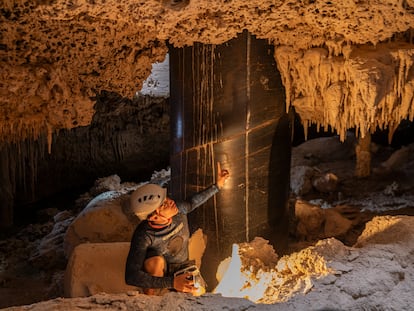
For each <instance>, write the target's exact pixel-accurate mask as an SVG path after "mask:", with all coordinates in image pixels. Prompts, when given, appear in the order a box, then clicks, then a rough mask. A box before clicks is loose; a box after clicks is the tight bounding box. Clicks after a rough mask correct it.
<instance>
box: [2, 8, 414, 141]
mask: <svg viewBox="0 0 414 311" xmlns="http://www.w3.org/2000/svg"><path fill="white" fill-rule="evenodd" d="M413 8H414V3H413V2H412V1H399V0H377V1H374V2H372V1H368V0H364V1H353V0H347V1H340V2H332V1H321V0H317V1H302V0H293V1H281V0H279V1H274V0H266V1H263V0H253V1H249V2H246V1H244V0H233V1H221V0H215V1H211V0H198V1H195V0H192V1H190V0H186V1H170V0H147V1H138V2H137V1H132V0H105V1H104V0H94V1H89V0H71V1H67V0H56V1H40V0H39V1H27V0H5V1H2V4H1V5H0V33H1V35H0V68H1V70H0V94H1V100H0V140H1V141H19V140H22V139H25V138H29V137H35V138H37V137H39V135H40V134H41V133H45V134H47V137H48V142H49V144H50V143H51V139H52V134H53V133H54V132H55V131H57V130H59V129H62V128H66V129H69V128H73V127H77V126H85V125H87V124H89V123H90V122H91V120H92V116H93V113H94V111H93V100H91V97H93V96H94V95H95V94H96V92H100V91H102V90H108V91H114V92H117V93H119V94H121V95H122V96H126V97H132V96H133V94H135V92H136V91H137V90H139V89H140V87H141V86H142V82H143V81H144V80H145V78H146V77H147V76H148V75H149V73H150V70H151V64H152V63H154V62H157V61H161V60H162V59H163V58H164V56H165V54H166V52H167V46H166V42H167V41H168V42H169V43H171V44H173V45H175V46H177V47H182V46H185V45H192V44H193V43H194V42H196V41H198V42H202V43H211V44H221V43H223V42H226V41H228V40H229V39H231V38H234V37H235V36H236V35H237V33H240V32H241V31H242V30H243V29H247V30H248V31H250V32H251V33H252V34H254V35H256V36H257V37H258V38H265V39H268V40H269V42H271V43H272V44H274V45H275V46H290V47H293V48H294V49H295V50H300V49H302V50H307V49H308V48H311V47H326V48H327V49H328V50H329V51H330V52H331V51H333V53H330V54H332V55H339V54H341V53H343V51H344V50H347V49H348V47H349V46H353V45H360V44H368V43H369V44H374V45H375V44H378V43H380V42H384V41H386V40H389V39H391V38H393V36H395V35H396V34H398V33H401V32H404V31H409V30H410V29H411V27H412V25H414V14H413ZM327 61H328V62H335V59H329V60H327ZM367 65H368V67H367V69H369V68H374V67H373V66H375V64H367ZM354 66H357V64H355V65H354ZM395 68H397V67H395ZM391 69H392V68H391ZM407 70H410V69H409V68H407ZM301 74H302V75H303V76H304V78H307V79H312V78H313V76H312V75H311V74H309V72H306V71H304V72H301ZM385 74H387V73H385ZM293 78H295V77H293ZM360 78H361V79H364V76H362V77H352V78H351V82H354V81H355V80H356V81H359V79H360ZM388 78H390V79H392V77H388ZM289 79H290V77H285V81H288V80H289ZM342 80H344V82H345V83H348V85H349V84H351V83H349V82H348V80H347V79H342ZM342 80H341V81H342ZM328 82H329V81H328ZM335 83H336V81H333V88H334V86H335ZM327 86H329V84H328V85H327ZM286 87H287V89H290V88H289V85H286ZM403 87H404V85H401V88H400V89H403ZM331 89H332V88H331ZM373 92H375V90H373ZM406 92H409V94H406ZM291 94H296V93H295V92H292V93H291ZM410 94H412V90H411V89H410V90H408V89H407V90H404V94H402V95H401V96H403V97H404V96H405V97H407V96H408V97H409V96H410ZM299 97H300V96H299ZM288 98H289V102H290V103H295V98H292V96H290V94H289V96H288ZM341 104H342V101H341ZM345 104H346V103H345ZM365 104H366V102H361V103H359V105H360V107H361V110H364V107H365ZM315 105H316V110H318V111H319V110H320V111H323V110H324V109H326V108H327V107H325V106H324V103H323V102H316V103H315ZM339 107H340V106H339ZM368 108H370V107H368ZM338 109H339V108H338ZM303 112H305V111H303ZM406 116H408V115H407V112H406V113H405V114H404V113H403V115H402V116H401V117H402V118H403V117H406ZM401 117H400V116H396V117H395V118H396V119H395V120H393V124H394V123H396V122H398V121H399V120H400V118H401ZM303 118H304V119H305V120H313V121H316V122H320V123H323V124H326V123H330V122H333V124H332V125H333V126H336V125H337V122H338V121H337V120H331V119H329V118H325V119H324V120H321V119H320V118H319V117H318V119H317V120H314V119H313V115H304V116H303ZM346 118H347V119H348V120H347V123H346V125H347V126H353V125H356V126H358V127H360V128H361V122H359V120H354V118H355V115H353V114H348V115H347V116H346ZM368 121H371V120H370V119H369V120H368ZM384 121H385V122H384V123H386V122H387V121H388V120H384ZM341 130H342V129H341ZM362 130H364V129H362Z"/></svg>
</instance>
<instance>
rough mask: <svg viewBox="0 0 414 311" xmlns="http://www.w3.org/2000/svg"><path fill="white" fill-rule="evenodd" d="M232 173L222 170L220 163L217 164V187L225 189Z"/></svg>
mask: <svg viewBox="0 0 414 311" xmlns="http://www.w3.org/2000/svg"><path fill="white" fill-rule="evenodd" d="M229 176H230V173H229V171H228V170H222V169H221V165H220V162H217V181H216V185H217V187H218V188H219V189H221V188H223V186H224V183H225V182H226V180H227V178H229Z"/></svg>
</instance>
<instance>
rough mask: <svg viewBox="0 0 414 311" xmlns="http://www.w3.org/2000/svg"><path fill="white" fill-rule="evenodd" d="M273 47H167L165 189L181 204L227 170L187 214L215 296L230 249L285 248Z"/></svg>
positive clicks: (281, 123)
mask: <svg viewBox="0 0 414 311" xmlns="http://www.w3.org/2000/svg"><path fill="white" fill-rule="evenodd" d="M273 52H274V50H273V46H271V45H269V44H268V43H267V41H265V40H259V39H256V38H255V37H254V36H252V35H251V34H249V33H248V32H246V31H245V32H243V33H242V34H240V35H239V36H238V37H237V38H235V39H233V40H230V41H229V42H226V43H224V44H222V45H204V44H194V46H191V47H185V48H174V47H171V48H170V51H169V53H170V89H171V91H170V94H171V95H170V101H171V126H172V127H171V133H172V144H171V184H170V191H171V194H172V197H173V198H175V199H186V198H188V197H190V196H191V195H192V194H194V193H195V192H198V191H200V190H202V189H204V188H205V187H207V186H209V185H211V184H212V183H214V181H215V175H216V172H217V171H216V163H217V162H218V161H219V162H220V163H221V166H222V168H224V169H228V170H229V171H230V174H231V177H230V178H229V180H228V181H227V183H226V185H225V188H224V189H222V191H220V193H219V194H217V195H216V196H215V198H214V199H211V200H210V201H209V202H207V203H206V204H205V205H204V206H202V207H200V208H199V209H197V210H196V211H194V212H193V213H191V215H190V218H189V219H190V228H191V229H192V230H195V229H197V228H198V227H201V228H202V229H203V231H204V233H205V234H207V249H206V253H205V254H204V257H203V260H202V266H201V271H202V273H203V275H204V277H205V279H206V281H207V283H208V284H209V288H208V290H212V289H214V286H215V283H216V280H215V272H216V269H217V266H218V264H219V263H220V261H222V260H223V259H224V258H226V257H228V256H230V254H231V246H232V244H233V243H239V242H245V241H250V240H252V239H253V238H254V237H256V236H261V237H264V238H267V239H269V240H270V241H271V242H272V243H273V245H274V247H275V249H276V251H277V252H279V254H280V253H281V252H283V250H284V248H286V246H287V235H288V194H289V175H290V174H289V172H290V154H291V130H290V122H289V119H288V116H287V114H286V112H285V97H284V94H285V92H284V88H283V86H282V82H281V78H280V74H279V71H278V70H277V66H276V62H275V59H274V57H273Z"/></svg>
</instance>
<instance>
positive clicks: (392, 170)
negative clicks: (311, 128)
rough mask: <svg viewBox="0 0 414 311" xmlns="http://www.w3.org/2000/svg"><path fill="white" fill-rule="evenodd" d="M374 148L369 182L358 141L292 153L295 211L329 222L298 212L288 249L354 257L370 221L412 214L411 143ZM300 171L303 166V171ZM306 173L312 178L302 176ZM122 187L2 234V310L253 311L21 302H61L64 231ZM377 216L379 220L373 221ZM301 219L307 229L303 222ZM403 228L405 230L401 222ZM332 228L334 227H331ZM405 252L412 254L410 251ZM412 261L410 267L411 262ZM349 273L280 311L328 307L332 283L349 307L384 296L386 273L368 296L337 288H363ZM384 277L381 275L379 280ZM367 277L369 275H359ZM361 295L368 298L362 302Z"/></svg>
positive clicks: (218, 300)
mask: <svg viewBox="0 0 414 311" xmlns="http://www.w3.org/2000/svg"><path fill="white" fill-rule="evenodd" d="M374 147H375V148H374V149H373V154H372V155H373V160H372V167H373V173H372V175H371V176H370V177H367V178H356V177H354V167H355V155H354V151H353V150H354V146H353V144H352V143H350V144H342V143H340V142H339V141H338V140H336V139H333V138H319V139H314V140H311V141H308V142H307V143H305V144H302V145H300V146H298V147H295V148H294V150H293V156H292V181H291V188H292V202H293V204H292V206H293V207H295V208H296V210H297V211H298V210H299V205H301V206H302V207H301V208H302V210H305V211H307V212H308V211H310V210H314V211H315V213H316V215H322V216H323V217H322V218H323V219H324V222H319V223H318V222H316V223H315V222H313V225H310V224H309V223H308V225H306V226H303V221H305V220H306V218H305V216H303V215H304V214H299V213H296V214H295V213H293V214H292V215H293V216H292V226H291V234H290V239H291V240H290V246H291V249H292V251H299V250H301V249H304V248H305V247H309V246H312V245H315V243H317V242H318V241H319V240H321V242H319V243H320V244H319V246H318V247H319V249H328V250H329V251H330V252H331V253H332V250H333V249H336V252H339V253H341V254H345V253H346V254H348V255H349V256H351V255H350V254H351V253H354V249H352V248H348V247H352V246H353V245H354V244H355V243H357V242H358V238H359V237H360V235H361V233H362V232H363V230H364V229H366V224H367V223H374V224H375V219H376V218H374V217H375V216H384V215H414V178H412V176H413V173H414V152H413V150H414V147H413V145H409V146H407V147H403V148H400V149H398V150H397V149H395V148H391V147H389V146H388V147H384V146H374ZM298 167H302V168H301V169H298ZM303 167H305V168H303ZM294 172H296V173H294ZM303 172H307V173H306V174H304V173H303ZM327 173H330V174H334V175H335V176H336V177H337V179H336V181H335V182H331V183H328V184H325V186H323V187H322V188H321V187H320V186H318V185H317V183H315V180H317V179H318V178H323V177H324V176H325V175H326V174H327ZM155 178H156V177H155ZM114 179H115V180H114ZM108 180H109V182H108ZM306 181H307V182H308V183H310V184H311V186H310V187H309V185H306ZM117 182H118V183H119V182H120V181H119V180H116V177H111V178H109V179H104V180H101V182H99V181H97V183H96V185H95V186H93V187H92V188H91V191H90V192H89V193H86V194H84V195H83V196H80V197H79V198H78V200H77V201H76V202H74V203H73V206H74V208H73V209H72V210H70V211H68V210H62V209H61V208H60V206H59V204H58V203H56V206H54V207H50V208H48V209H43V210H40V211H39V213H38V217H37V218H38V220H39V221H37V222H34V223H31V224H29V225H26V226H22V227H19V228H15V230H13V232H9V234H7V235H6V234H4V235H3V236H2V237H1V240H0V297H1V299H0V308H7V307H10V306H22V307H20V308H17V309H16V308H12V309H13V310H20V309H21V310H26V309H30V308H32V309H33V310H53V309H56V308H58V307H61V308H66V309H83V308H94V309H96V308H97V309H99V308H101V309H106V308H108V309H113V310H121V309H125V310H127V309H128V308H135V309H137V310H141V309H142V310H144V309H145V310H150V309H153V310H156V309H159V308H160V307H162V306H165V305H166V304H167V305H168V304H169V303H171V302H172V301H180V302H181V303H182V304H181V306H182V308H183V310H196V307H195V306H197V304H198V306H199V307H200V308H201V309H203V308H204V310H216V309H217V310H219V309H221V308H223V307H225V306H227V307H228V306H237V308H239V307H240V308H242V307H243V308H247V307H249V306H252V304H253V303H252V302H250V301H247V300H244V299H241V300H239V299H236V298H234V299H230V300H226V299H224V298H223V297H217V296H214V295H211V294H209V295H207V296H205V297H202V298H198V299H201V300H197V299H195V298H191V297H187V296H185V297H181V296H180V294H176V293H171V294H169V295H167V296H166V297H156V298H153V299H152V300H151V299H150V298H148V297H145V296H141V295H135V294H129V295H121V296H119V295H105V294H102V295H96V296H93V297H91V298H85V299H80V298H79V299H73V300H67V299H60V298H58V299H57V300H56V299H55V300H52V301H50V302H49V304H47V305H45V304H43V305H33V306H32V307H30V308H29V307H23V305H29V304H33V303H36V302H39V301H46V300H50V299H54V298H57V297H62V295H63V289H62V286H63V273H64V269H65V266H66V259H65V258H64V255H63V249H62V241H63V233H64V232H65V229H66V228H67V226H68V225H69V223H70V222H71V221H72V220H73V219H74V217H75V216H76V215H77V213H79V211H80V210H81V209H82V208H83V207H84V206H85V205H86V203H87V202H88V200H90V198H91V197H93V196H94V195H96V194H98V193H100V192H103V191H105V190H108V189H109V190H110V187H111V185H113V184H114V183H115V184H116V183H117ZM303 207H304V208H303ZM328 211H335V213H334V214H335V215H340V216H338V217H336V216H335V219H336V220H335V221H336V223H338V224H340V225H341V226H340V228H343V230H342V231H337V232H336V235H335V238H336V239H334V240H329V238H330V236H329V235H330V232H332V231H329V230H328V229H329V226H327V225H326V224H327V223H331V222H332V221H331V220H332V219H333V218H329V217H332V216H329V215H332V213H330V212H328ZM301 215H302V216H301ZM306 215H307V217H310V218H309V219H311V220H315V219H321V218H320V217H319V218H315V217H313V216H312V215H311V216H309V215H310V214H309V213H307V214H306ZM338 219H339V220H338ZM373 219H374V222H371V221H372V220H373ZM392 221H393V219H388V218H387V220H386V221H385V222H392ZM401 221H404V222H407V223H412V219H411V218H410V217H408V218H407V219H405V218H404V219H403V220H401ZM301 222H302V225H300V224H301ZM380 223H381V222H380ZM378 226H380V225H378ZM378 226H377V227H378ZM401 228H405V225H402V226H401ZM330 230H333V229H332V228H331V229H330ZM404 230H405V229H404ZM407 230H408V229H407ZM395 232H400V231H394V232H391V233H390V235H389V239H390V241H388V242H389V243H390V244H391V245H394V244H398V243H399V241H398V239H399V238H400V239H402V235H401V234H395ZM400 233H401V232H400ZM364 234H365V238H363V239H362V240H360V241H359V243H360V244H361V245H362V244H364V243H365V242H366V241H367V240H369V237H367V236H366V235H367V233H364ZM326 239H328V240H326ZM360 239H361V238H360ZM393 239H395V240H393ZM338 243H339V244H338ZM342 243H343V244H342ZM365 244H366V243H365ZM332 245H334V246H332ZM406 248H407V247H406ZM329 251H327V253H329ZM393 251H402V249H401V248H398V249H397V250H396V249H394V250H393ZM407 251H409V248H408V250H407ZM381 252H382V253H380V255H378V254H379V253H375V252H374V251H373V250H371V254H369V253H366V254H365V253H363V252H360V253H359V256H356V257H355V256H351V257H352V258H348V259H349V261H353V262H354V263H357V262H359V264H360V265H362V266H363V265H364V264H365V265H368V264H372V265H381V264H385V265H388V266H389V262H386V258H387V256H392V255H391V254H392V251H390V250H389V251H386V250H385V249H384V246H382V250H381ZM367 254H368V255H367ZM348 255H347V256H348ZM330 256H331V257H330V260H331V261H333V262H336V264H337V266H338V265H340V264H342V265H343V266H342V268H341V269H342V274H343V275H345V274H346V273H347V272H346V270H347V269H348V272H349V271H350V270H352V268H350V267H348V268H347V267H344V265H345V266H347V262H344V260H345V259H347V256H345V255H344V256H343V258H338V257H335V256H334V255H333V254H331V255H330ZM367 256H368V257H367ZM375 256H380V257H381V258H382V257H384V258H385V259H384V260H383V261H381V260H382V259H381V258H379V259H378V261H371V259H370V258H375ZM328 257H329V256H328V255H327V258H328ZM395 257H396V258H397V257H398V254H397V255H395ZM344 258H345V259H344ZM401 258H405V259H404V260H406V258H407V257H404V256H403V255H401ZM395 260H397V259H395ZM407 264H408V265H410V264H409V263H407ZM403 266H404V265H403ZM411 266H412V265H411ZM391 268H393V267H391ZM394 268H395V267H394ZM341 269H339V270H341ZM353 269H354V271H355V273H357V274H358V273H361V271H364V270H363V269H362V270H358V269H357V268H353ZM401 269H403V270H404V269H407V268H406V267H405V268H404V267H403V268H401V267H399V268H398V269H397V268H395V269H394V270H393V271H391V272H390V273H391V274H392V275H394V276H395V277H397V278H400V279H401V278H403V279H404V278H405V279H406V280H407V281H408V280H410V278H411V277H412V276H413V273H412V272H411V271H403V272H402V271H401ZM366 270H367V271H370V273H371V275H367V276H366V277H365V279H367V278H368V279H369V278H370V277H371V278H372V277H373V275H372V274H374V275H375V273H376V272H373V270H372V269H371V270H370V269H369V267H366ZM388 270H389V269H388ZM391 270H392V269H391ZM344 271H345V272H344ZM384 273H385V272H384ZM351 275H354V274H352V273H349V274H348V279H346V277H345V276H342V278H340V279H339V277H338V275H335V277H334V276H330V277H331V278H338V279H331V280H330V281H329V280H324V281H323V282H322V283H323V284H322V283H321V284H319V285H318V283H317V282H316V283H315V285H314V288H315V290H313V291H311V293H310V294H308V295H306V296H307V297H314V298H313V299H316V298H315V295H318V294H317V293H319V294H320V296H318V297H320V299H319V300H318V299H316V300H313V302H312V300H306V299H311V298H306V297H305V296H303V295H295V296H293V297H292V298H291V299H290V300H289V301H290V302H289V301H288V302H285V303H284V304H283V305H279V307H280V310H290V309H289V308H290V307H292V308H293V307H295V303H296V304H297V305H296V307H297V306H302V307H304V306H305V305H306V304H307V303H308V304H309V305H313V306H323V304H322V302H321V301H322V300H329V297H327V296H323V295H322V294H321V292H322V291H323V292H324V293H325V292H326V288H328V286H329V285H330V284H331V285H332V284H333V283H335V286H337V287H334V286H333V285H332V286H333V288H334V289H333V293H335V292H336V291H338V292H339V291H342V292H343V291H345V292H347V293H348V296H349V297H351V296H352V295H354V297H353V298H352V299H350V300H348V299H345V298H341V299H343V301H342V302H343V305H344V306H351V305H352V304H351V303H354V302H351V301H358V299H359V301H360V303H362V302H364V301H365V300H364V299H369V298H366V297H370V296H372V295H375V291H378V292H380V293H383V292H384V291H382V289H378V288H376V287H375V286H377V285H375V286H374V283H376V282H379V283H381V282H385V281H387V280H388V275H383V276H381V275H379V276H378V277H377V278H378V279H377V280H374V279H372V282H373V283H372V284H371V285H373V288H372V289H370V290H367V291H366V292H364V291H361V289H359V290H357V291H355V289H354V288H352V289H349V288H348V289H346V288H345V289H344V287H346V286H348V285H346V284H345V285H344V284H342V285H338V284H341V282H342V283H343V282H350V283H358V282H359V281H360V280H359V279H356V276H355V275H354V276H353V277H351ZM381 277H383V278H382V279H381ZM361 278H364V277H363V276H361ZM384 280H385V281H384ZM328 281H329V282H328ZM390 282H391V281H390ZM397 283H398V282H397ZM397 283H395V284H397ZM400 283H402V284H404V286H405V287H404V288H403V290H402V291H401V295H403V296H404V295H405V296H404V297H403V298H401V304H400V305H399V307H400V309H404V308H405V306H406V303H407V301H410V299H411V298H410V296H409V294H407V291H408V292H409V291H410V290H412V289H410V288H406V287H407V285H406V284H405V283H404V282H400ZM395 284H394V285H395ZM394 285H393V286H394ZM341 286H342V287H341ZM348 287H352V285H349V286H348ZM359 288H360V287H359ZM352 291H354V292H353V294H352V295H351V294H349V293H351V292H352ZM385 292H387V291H385ZM332 295H339V294H332ZM348 296H347V297H348ZM300 297H302V298H300ZM303 297H305V298H303ZM338 297H342V296H338ZM361 297H363V299H362V298H361ZM336 298H337V297H336ZM360 298H361V299H360ZM117 301H118V303H117ZM315 301H316V302H315ZM378 301H379V304H380V305H378V306H376V308H377V309H376V310H383V309H384V310H388V309H390V308H387V307H384V308H381V301H380V300H378ZM121 302H122V303H121ZM365 302H366V301H365ZM97 306H99V307H97ZM104 306H107V307H104ZM257 306H259V305H257ZM260 306H261V307H260V309H263V310H265V309H267V308H268V307H267V305H260ZM360 306H361V304H360ZM273 307H274V308H275V305H273ZM269 309H270V306H269ZM310 309H312V308H310ZM315 309H316V307H315ZM391 309H392V308H391ZM276 310H277V309H276ZM292 310H293V309H292ZM407 310H408V309H407Z"/></svg>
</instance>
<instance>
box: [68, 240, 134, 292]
mask: <svg viewBox="0 0 414 311" xmlns="http://www.w3.org/2000/svg"><path fill="white" fill-rule="evenodd" d="M129 247H130V243H128V242H118V243H85V244H80V245H78V246H77V247H76V248H75V249H74V250H73V252H72V255H71V257H70V259H69V263H68V265H67V268H66V272H65V296H66V297H87V296H91V295H95V294H97V293H102V292H104V293H113V294H117V293H126V292H128V291H133V290H137V289H138V288H137V287H135V286H130V285H127V284H126V283H125V264H126V258H127V256H128V252H129Z"/></svg>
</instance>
